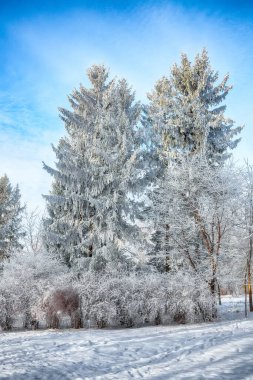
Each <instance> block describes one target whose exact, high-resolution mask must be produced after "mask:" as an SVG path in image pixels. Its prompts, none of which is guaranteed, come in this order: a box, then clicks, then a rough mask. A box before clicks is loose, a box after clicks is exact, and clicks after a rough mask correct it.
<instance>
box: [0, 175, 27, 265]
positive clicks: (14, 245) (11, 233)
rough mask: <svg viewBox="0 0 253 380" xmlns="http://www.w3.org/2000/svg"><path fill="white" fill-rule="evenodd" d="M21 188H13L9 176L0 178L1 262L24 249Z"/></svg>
mask: <svg viewBox="0 0 253 380" xmlns="http://www.w3.org/2000/svg"><path fill="white" fill-rule="evenodd" d="M23 211H24V207H22V206H21V203H20V191H19V187H18V186H16V187H13V186H12V185H11V183H10V181H9V178H8V177H7V175H4V176H3V177H1V178H0V262H1V261H2V260H4V259H5V258H8V257H9V256H10V255H11V253H12V251H13V250H14V249H15V250H16V249H20V248H22V245H21V243H20V240H21V238H22V237H23V236H24V231H23V230H22V226H21V221H22V212H23Z"/></svg>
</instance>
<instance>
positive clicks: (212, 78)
mask: <svg viewBox="0 0 253 380" xmlns="http://www.w3.org/2000/svg"><path fill="white" fill-rule="evenodd" d="M228 79H229V76H228V75H226V76H225V77H224V78H223V80H222V81H221V82H220V83H217V81H218V72H216V71H214V70H213V69H212V68H211V65H210V61H209V57H208V54H207V51H206V50H205V49H203V51H202V53H201V54H198V55H197V56H196V58H195V61H194V63H191V62H190V60H189V58H188V57H187V55H186V54H183V55H182V59H181V64H180V65H177V64H175V65H174V66H173V67H172V69H171V73H170V77H169V78H167V77H165V76H164V77H162V78H161V79H160V80H158V82H157V83H156V84H155V88H154V90H153V91H152V92H151V93H150V94H149V95H148V98H149V100H150V103H149V105H148V116H149V119H150V120H151V124H152V126H153V128H154V133H155V134H158V135H159V137H160V138H159V144H158V146H159V148H160V154H161V156H162V157H166V158H168V157H169V158H171V157H176V156H177V155H178V154H182V153H183V154H196V153H199V152H201V151H204V152H205V155H206V157H207V159H208V160H209V162H210V163H212V164H219V163H222V162H224V160H225V159H227V158H228V157H229V155H230V153H229V150H230V149H234V148H235V147H236V146H237V144H238V142H239V140H240V139H235V136H236V135H237V134H238V133H240V131H241V129H242V127H234V122H233V120H231V119H229V118H226V117H225V114H224V113H225V110H226V106H225V105H222V102H223V101H224V100H225V98H226V96H227V94H228V93H229V91H230V90H231V88H232V87H231V86H230V85H228Z"/></svg>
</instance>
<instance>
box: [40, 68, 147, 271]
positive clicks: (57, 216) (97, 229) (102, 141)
mask: <svg viewBox="0 0 253 380" xmlns="http://www.w3.org/2000/svg"><path fill="white" fill-rule="evenodd" d="M87 73H88V77H89V80H90V82H91V84H92V87H91V88H90V89H87V88H85V87H83V86H82V85H81V86H80V89H79V90H74V92H73V93H72V95H71V96H70V97H69V101H70V104H71V107H72V111H68V110H66V109H61V110H60V111H61V118H62V119H63V121H64V123H65V127H66V131H67V136H66V137H63V138H62V139H61V140H60V142H59V145H58V147H57V148H54V151H55V153H56V157H57V163H56V169H53V168H50V167H48V166H47V165H45V169H46V170H47V171H48V172H49V173H50V174H51V175H52V176H53V178H54V185H53V190H52V192H51V194H50V195H47V196H45V198H46V201H47V207H48V212H49V217H48V218H47V219H46V220H45V242H46V245H47V247H48V249H49V250H50V251H51V252H53V253H55V254H56V255H58V256H60V257H61V258H62V259H63V260H64V261H65V262H66V263H67V264H68V265H70V266H71V265H72V264H73V262H75V261H76V259H79V260H78V262H79V264H80V262H81V261H82V260H80V258H84V259H85V260H84V261H83V262H84V263H85V264H84V265H87V264H89V263H90V264H91V266H92V267H93V268H96V269H99V268H103V267H104V266H105V263H106V262H108V261H109V262H112V261H117V260H119V261H120V262H122V261H125V257H126V255H125V253H126V250H127V244H128V241H129V240H132V239H133V238H134V236H135V235H136V233H137V229H136V227H135V226H134V224H133V223H132V222H133V218H134V211H135V210H134V209H135V207H134V206H136V205H135V202H134V201H133V200H132V198H131V197H129V195H130V194H131V192H132V193H134V192H135V190H136V189H137V184H138V181H137V178H138V169H137V164H136V162H137V158H138V154H139V153H138V148H139V146H140V141H139V138H138V129H137V128H136V127H137V123H138V120H139V115H140V109H141V108H140V105H139V103H135V102H134V94H133V93H132V91H131V89H130V88H129V87H128V85H127V82H126V81H125V80H112V81H111V82H108V81H107V78H108V70H107V69H106V68H105V67H104V66H97V65H94V66H92V67H91V68H90V69H89V70H88V72H87ZM87 258H91V259H90V260H87Z"/></svg>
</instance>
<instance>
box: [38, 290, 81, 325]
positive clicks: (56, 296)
mask: <svg viewBox="0 0 253 380" xmlns="http://www.w3.org/2000/svg"><path fill="white" fill-rule="evenodd" d="M42 308H43V310H44V311H45V313H46V320H47V326H48V327H50V328H59V326H60V315H61V314H67V315H69V317H70V318H71V327H74V328H80V327H82V319H81V313H80V300H79V295H78V293H77V291H76V290H75V289H73V288H71V287H68V288H66V287H65V288H59V289H52V290H51V291H49V292H48V293H47V294H46V296H45V297H44V299H43V304H42Z"/></svg>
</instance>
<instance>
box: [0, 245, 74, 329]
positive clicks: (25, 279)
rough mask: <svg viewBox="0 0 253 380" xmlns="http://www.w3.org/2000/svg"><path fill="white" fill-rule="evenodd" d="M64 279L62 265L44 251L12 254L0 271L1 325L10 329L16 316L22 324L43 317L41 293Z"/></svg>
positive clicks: (64, 280) (65, 274)
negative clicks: (20, 319)
mask: <svg viewBox="0 0 253 380" xmlns="http://www.w3.org/2000/svg"><path fill="white" fill-rule="evenodd" d="M68 279H69V275H68V271H67V268H66V266H64V265H62V264H61V263H60V262H59V261H58V260H56V259H54V258H52V257H51V255H49V254H48V253H47V252H44V251H42V252H39V253H32V252H29V253H27V252H17V253H16V254H13V255H12V256H11V258H10V259H9V260H8V261H7V260H6V261H5V262H4V266H3V270H2V272H1V273H0V299H1V301H2V302H1V308H0V309H1V311H0V324H1V327H2V328H11V327H12V325H13V323H14V321H15V320H17V318H20V317H21V318H22V320H23V327H25V328H28V327H31V321H32V320H34V319H37V320H38V319H41V318H42V317H43V311H42V309H41V299H42V298H43V296H44V294H45V293H46V292H47V291H48V290H49V289H52V288H56V287H57V286H61V285H62V283H66V281H68ZM19 327H21V326H19Z"/></svg>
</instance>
